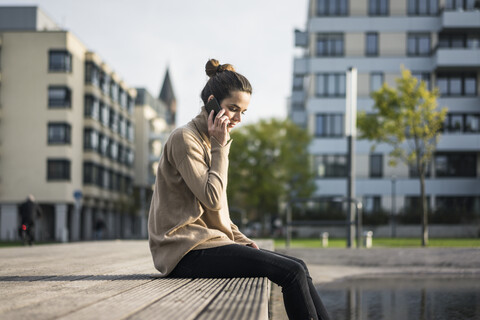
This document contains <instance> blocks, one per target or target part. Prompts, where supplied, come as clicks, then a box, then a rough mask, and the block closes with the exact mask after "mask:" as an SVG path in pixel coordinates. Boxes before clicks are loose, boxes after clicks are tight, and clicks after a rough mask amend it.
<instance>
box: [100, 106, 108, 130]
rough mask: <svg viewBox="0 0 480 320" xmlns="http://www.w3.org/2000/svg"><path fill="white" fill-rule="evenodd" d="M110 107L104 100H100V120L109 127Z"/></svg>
mask: <svg viewBox="0 0 480 320" xmlns="http://www.w3.org/2000/svg"><path fill="white" fill-rule="evenodd" d="M109 118H110V108H109V107H108V105H106V104H105V103H103V102H100V122H101V123H102V124H103V125H104V126H106V127H108V125H109V124H110V119H109Z"/></svg>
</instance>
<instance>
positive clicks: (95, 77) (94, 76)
mask: <svg viewBox="0 0 480 320" xmlns="http://www.w3.org/2000/svg"><path fill="white" fill-rule="evenodd" d="M85 83H88V84H91V85H94V86H97V87H98V86H99V84H100V69H99V68H98V66H97V65H96V64H95V63H94V62H92V61H87V62H85Z"/></svg>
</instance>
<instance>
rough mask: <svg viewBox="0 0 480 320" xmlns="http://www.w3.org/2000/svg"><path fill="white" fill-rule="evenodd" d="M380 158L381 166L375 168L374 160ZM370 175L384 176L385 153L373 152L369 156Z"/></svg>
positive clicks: (371, 176) (374, 176)
mask: <svg viewBox="0 0 480 320" xmlns="http://www.w3.org/2000/svg"><path fill="white" fill-rule="evenodd" d="M378 159H380V160H379V161H380V163H379V164H380V167H378V168H374V160H377V161H378ZM368 168H369V172H368V176H369V177H370V178H383V154H381V153H372V154H370V155H369V157H368Z"/></svg>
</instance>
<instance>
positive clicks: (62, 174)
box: [47, 159, 70, 181]
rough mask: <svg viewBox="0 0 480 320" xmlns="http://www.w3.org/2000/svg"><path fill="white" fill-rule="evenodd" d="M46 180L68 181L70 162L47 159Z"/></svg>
mask: <svg viewBox="0 0 480 320" xmlns="http://www.w3.org/2000/svg"><path fill="white" fill-rule="evenodd" d="M47 180H48V181H52V180H70V160H66V159H48V160H47Z"/></svg>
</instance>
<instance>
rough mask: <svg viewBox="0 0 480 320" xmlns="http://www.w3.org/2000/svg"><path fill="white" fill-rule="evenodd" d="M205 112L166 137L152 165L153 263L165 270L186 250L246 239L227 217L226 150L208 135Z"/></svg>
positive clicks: (164, 273)
mask: <svg viewBox="0 0 480 320" xmlns="http://www.w3.org/2000/svg"><path fill="white" fill-rule="evenodd" d="M207 118H208V114H207V111H206V110H205V108H202V111H201V112H200V114H199V115H198V116H197V117H196V118H194V119H193V120H192V121H190V122H189V123H188V124H187V125H185V126H184V127H180V128H178V129H176V130H174V131H173V132H172V134H171V135H170V137H169V138H168V140H167V142H166V144H165V147H164V150H163V155H162V157H161V158H160V162H159V165H158V169H157V179H156V182H155V188H154V192H153V197H152V202H151V205H150V213H149V217H148V233H149V244H150V251H151V253H152V257H153V262H154V264H155V268H157V270H158V271H160V275H161V276H167V275H168V274H169V273H170V272H171V271H172V270H173V269H174V268H175V266H176V265H177V263H178V262H179V261H180V260H181V259H182V257H183V256H184V255H185V254H187V253H188V252H189V251H190V250H194V249H196V250H198V249H206V248H213V247H218V246H223V245H228V244H233V243H238V244H244V245H246V244H250V243H252V242H253V241H252V240H250V239H248V238H247V237H246V236H245V235H243V234H242V233H241V232H240V231H239V230H238V228H237V226H236V225H235V224H233V222H232V221H231V219H230V214H229V211H228V204H227V195H226V188H227V175H228V153H229V150H230V145H231V141H230V142H228V143H227V145H226V146H222V145H220V144H219V143H218V141H217V140H216V139H215V138H212V139H210V138H209V134H208V126H207Z"/></svg>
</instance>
